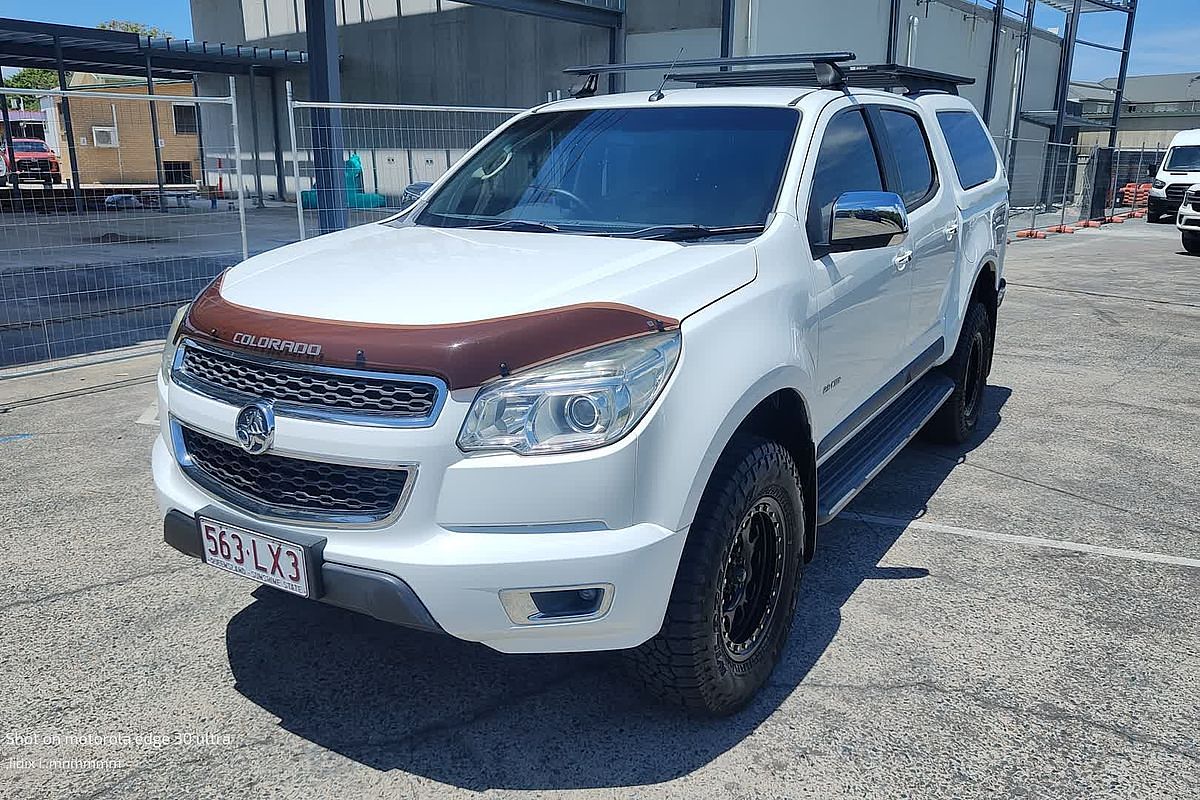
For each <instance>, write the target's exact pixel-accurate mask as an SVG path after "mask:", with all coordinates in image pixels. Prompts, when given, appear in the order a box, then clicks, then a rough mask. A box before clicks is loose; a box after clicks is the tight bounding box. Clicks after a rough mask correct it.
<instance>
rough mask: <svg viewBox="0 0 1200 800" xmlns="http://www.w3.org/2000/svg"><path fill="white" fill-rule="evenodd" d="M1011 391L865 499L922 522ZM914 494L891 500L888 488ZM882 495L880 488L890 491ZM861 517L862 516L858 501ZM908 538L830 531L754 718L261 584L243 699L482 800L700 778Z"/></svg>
mask: <svg viewBox="0 0 1200 800" xmlns="http://www.w3.org/2000/svg"><path fill="white" fill-rule="evenodd" d="M1010 393H1011V392H1010V390H1009V389H1006V388H1001V387H994V386H993V387H988V389H987V392H986V395H985V408H984V410H983V416H982V417H981V419H980V429H979V431H978V433H977V434H976V437H975V438H974V439H973V440H972V441H971V442H969V443H967V444H966V445H964V446H962V447H958V448H943V447H936V446H932V445H927V444H919V445H916V446H913V447H909V448H908V449H907V450H906V451H905V452H904V453H902V454H901V456H900V457H899V458H898V459H897V460H896V461H894V462H893V463H892V465H890V466H889V467H888V468H887V469H886V470H885V471H884V472H883V473H881V475H880V476H879V477H878V478H877V479H876V481H875V482H874V483H873V484H872V486H871V487H868V489H867V490H866V491H865V492H864V493H863V494H862V495H860V497H859V498H858V499H857V500H856V505H857V504H858V503H860V502H861V503H865V504H866V506H867V507H878V506H879V505H880V502H879V501H880V500H881V499H882V498H881V497H879V496H873V495H875V494H876V492H880V491H881V492H885V493H886V494H888V495H893V494H894V495H895V498H894V499H889V500H888V502H889V503H890V505H889V507H888V516H891V517H899V518H903V519H913V518H917V517H919V516H921V515H922V513H923V511H924V507H925V502H926V501H927V500H928V499H929V497H930V496H932V494H933V493H934V492H935V491H936V490H937V488H938V487H939V486H940V485H941V483H942V482H943V481H944V480H945V478H946V476H947V475H949V473H950V471H951V470H952V469H953V468H954V466H955V465H956V464H957V463H958V462H959V461H960V460H961V458H962V456H963V455H964V454H965V453H967V452H969V451H970V450H972V449H974V447H976V446H977V445H978V444H979V443H980V442H982V441H983V440H984V439H985V438H986V437H987V436H988V435H989V434H990V433H991V432H992V431H993V430H994V429H995V427H996V426H997V425H998V424H999V422H1000V409H1001V407H1002V406H1003V405H1004V403H1005V401H1006V400H1007V399H1008V396H1009V394H1010ZM898 484H902V485H903V491H889V489H888V486H889V485H893V486H894V485H898ZM877 487H880V488H879V489H877ZM852 508H853V506H852ZM900 534H901V528H899V527H888V526H881V525H867V524H864V523H861V522H856V521H854V520H851V519H845V518H843V519H839V520H837V521H835V522H833V523H831V524H830V525H828V526H826V527H824V528H822V530H821V543H820V546H819V548H818V552H817V555H816V558H815V559H814V561H813V563H812V564H811V565H810V566H809V567H808V570H807V572H806V574H805V579H804V586H803V588H802V591H801V598H800V601H799V605H798V608H797V611H796V615H797V616H796V625H795V628H794V629H793V633H792V638H791V641H790V644H789V646H788V649H787V652H786V653H785V656H784V659H783V661H782V662H781V664H780V666H779V667H778V668H777V669H776V671H775V673H774V675H773V676H772V679H771V682H770V683H769V684H768V685H767V686H766V687H765V688H764V690H763V691H762V693H761V694H760V695H759V697H758V698H756V700H755V701H754V702H753V703H752V704H751V705H750V706H749V707H748V708H747V709H745V710H744V711H742V712H741V713H739V714H737V715H735V716H733V717H730V718H726V719H719V720H709V719H699V718H696V717H692V716H689V715H687V714H684V713H682V712H680V711H677V710H676V709H674V708H672V707H669V706H664V705H662V704H660V703H658V702H657V701H654V700H653V699H651V698H649V697H648V696H647V695H645V694H643V693H642V692H641V691H640V690H639V689H637V688H635V687H634V686H633V685H632V684H631V683H630V682H629V681H628V680H626V679H625V677H624V676H623V675H622V674H621V672H620V670H619V668H618V664H617V659H616V657H615V656H613V655H611V654H583V655H539V656H506V655H501V654H499V653H495V652H493V651H491V650H489V649H488V648H486V647H483V646H480V645H472V644H468V643H465V642H461V641H458V640H456V639H452V638H450V637H445V636H435V635H432V634H426V633H421V632H417V631H409V630H405V629H402V628H397V627H394V626H391V625H387V624H385V623H382V622H377V621H375V620H372V619H369V618H366V617H363V616H360V615H357V614H353V613H350V612H345V611H341V610H339V609H334V608H330V607H327V606H323V605H320V604H318V603H312V602H308V601H304V600H299V599H296V598H291V597H288V596H286V595H282V594H280V593H278V592H273V591H263V590H258V591H256V592H255V596H256V597H257V600H256V602H253V603H251V604H250V605H249V606H247V607H246V608H245V609H243V610H242V611H241V612H239V613H238V614H237V615H236V616H235V617H234V618H233V619H232V620H230V622H229V625H228V628H227V630H226V645H227V649H228V655H229V662H230V666H231V668H232V670H233V675H234V678H235V679H236V681H237V686H236V688H237V690H238V691H239V692H241V694H243V695H244V696H245V697H246V698H248V699H249V700H250V701H251V702H253V703H255V704H256V705H258V706H260V707H262V708H263V709H264V710H266V711H267V712H269V713H271V714H273V715H275V716H277V717H279V719H280V725H281V726H282V727H283V728H285V729H286V730H288V731H290V732H292V733H294V734H296V735H298V736H301V737H303V738H305V739H307V740H309V741H311V742H313V743H314V744H317V745H319V746H321V747H324V748H327V749H329V750H332V751H334V752H336V753H339V754H341V755H343V756H345V757H346V758H349V759H352V760H354V761H356V762H359V763H361V764H364V765H366V766H369V767H372V768H374V769H378V770H402V771H404V772H407V773H411V774H415V775H420V776H423V777H426V778H430V779H433V780H435V781H439V782H441V783H445V784H450V785H453V786H458V787H462V788H465V789H469V790H473V791H484V790H487V789H528V790H556V789H568V788H597V787H617V786H635V785H642V784H653V783H660V782H663V781H668V780H671V779H673V778H678V777H680V776H682V775H686V774H688V773H690V772H692V771H694V770H696V769H698V768H700V767H702V766H703V765H705V764H707V763H708V762H710V761H712V760H713V759H715V758H716V757H718V756H720V755H721V754H722V753H724V752H725V751H727V750H729V749H730V748H732V747H734V746H735V745H736V744H738V743H739V742H740V741H741V740H742V739H744V738H746V737H747V736H749V735H750V734H751V733H753V732H754V730H755V729H756V728H758V726H759V725H760V724H762V723H763V721H764V720H766V719H767V718H768V717H769V716H770V715H771V714H772V713H773V712H774V711H775V710H776V709H777V708H778V707H779V706H780V705H781V704H782V703H783V702H784V701H785V700H786V699H787V697H788V696H789V695H790V694H791V693H792V692H793V691H795V690H796V689H797V687H798V686H799V685H800V683H801V681H803V679H804V677H805V676H806V675H807V674H808V673H809V671H810V670H811V669H812V667H813V665H814V664H815V663H816V662H817V660H818V659H819V658H820V657H821V655H822V653H824V652H825V650H826V648H827V647H828V646H829V644H830V642H831V641H832V640H833V637H834V635H835V634H836V633H837V631H838V628H839V626H840V624H841V608H842V606H843V605H844V604H845V603H846V601H847V600H848V599H849V598H850V596H851V595H852V594H853V593H854V591H855V590H856V589H857V588H858V587H859V586H860V584H862V583H863V581H868V580H920V579H922V578H924V577H925V576H927V575H928V571H927V570H926V569H924V568H923V567H921V566H920V565H919V564H911V565H902V566H895V565H893V566H880V565H879V562H880V559H881V558H883V556H884V555H885V554H886V553H887V551H888V550H889V548H891V546H892V544H893V543H894V542H895V541H896V539H897V538H898V537H899V536H900Z"/></svg>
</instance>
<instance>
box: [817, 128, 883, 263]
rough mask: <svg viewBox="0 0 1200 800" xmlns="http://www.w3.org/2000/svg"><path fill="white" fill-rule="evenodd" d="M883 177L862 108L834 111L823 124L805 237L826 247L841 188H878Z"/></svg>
mask: <svg viewBox="0 0 1200 800" xmlns="http://www.w3.org/2000/svg"><path fill="white" fill-rule="evenodd" d="M882 190H883V178H882V176H881V173H880V170H879V159H878V157H877V156H876V154H875V146H874V144H872V142H871V134H870V132H869V131H868V130H867V123H866V120H865V119H864V118H863V114H862V111H859V110H857V109H855V110H852V111H844V112H842V113H841V114H838V115H837V116H836V117H834V118H833V119H832V120H830V122H829V125H827V126H826V128H825V135H824V137H823V138H822V139H821V150H820V152H818V153H817V166H816V171H815V172H814V173H813V180H812V194H811V195H809V200H808V222H807V228H808V241H809V244H811V245H812V247H813V249H814V250H820V249H821V248H828V245H829V230H828V227H829V221H830V218H831V216H832V213H833V204H834V202H835V201H836V200H837V199H838V197H839V196H840V195H841V194H843V193H844V192H870V191H875V192H878V191H882Z"/></svg>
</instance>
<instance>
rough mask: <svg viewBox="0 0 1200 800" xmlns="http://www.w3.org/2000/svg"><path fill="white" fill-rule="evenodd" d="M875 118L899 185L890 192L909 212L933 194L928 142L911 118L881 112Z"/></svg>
mask: <svg viewBox="0 0 1200 800" xmlns="http://www.w3.org/2000/svg"><path fill="white" fill-rule="evenodd" d="M879 116H880V119H882V120H883V128H884V131H885V133H886V134H887V146H888V148H889V149H890V150H891V151H892V155H893V161H894V162H895V165H896V173H897V177H898V178H899V179H900V185H899V186H895V187H891V188H892V191H894V192H896V194H898V195H900V197H901V198H903V199H904V208H905V209H906V210H908V211H912V210H913V209H914V208H917V207H918V206H920V205H921V204H923V203H924V202H925V201H926V200H928V199H929V198H931V197H933V195H934V193H935V192H936V191H937V179H936V176H935V173H934V169H933V158H932V157H931V156H930V151H929V140H928V139H926V138H925V130H924V128H922V127H921V121H920V120H919V119H917V117H916V116H915V115H913V114H909V113H907V112H904V111H895V110H893V109H890V108H881V109H880V110H879Z"/></svg>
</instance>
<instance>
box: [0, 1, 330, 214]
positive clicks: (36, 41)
mask: <svg viewBox="0 0 1200 800" xmlns="http://www.w3.org/2000/svg"><path fill="white" fill-rule="evenodd" d="M307 62H308V56H307V54H305V53H304V51H302V50H280V49H275V48H264V47H248V46H245V45H227V44H219V43H216V44H215V43H210V42H193V41H189V40H187V39H172V38H152V37H149V36H141V35H139V34H136V33H128V32H125V31H109V30H99V29H95V28H81V27H76V26H73V25H55V24H49V23H44V22H30V21H28V20H18V19H8V18H0V66H5V67H20V68H24V67H32V68H39V69H48V70H53V71H55V72H57V74H58V85H59V90H60V91H62V92H69V87H68V86H67V77H66V73H67V72H68V71H85V72H97V73H101V74H105V75H129V76H136V77H144V78H145V80H146V91H147V93H148V94H151V95H153V94H154V79H155V78H175V79H184V80H193V78H194V76H195V75H196V73H215V74H221V75H231V76H232V75H245V76H247V77H248V78H249V84H250V86H249V90H250V91H249V97H250V105H251V109H253V108H254V106H255V91H254V79H255V78H256V77H259V76H263V77H267V78H268V79H269V80H270V82H271V84H270V85H271V95H272V100H273V101H274V98H275V97H276V95H277V92H278V89H277V86H276V84H277V81H276V79H275V76H276V75H277V74H278V73H281V72H284V71H287V70H292V69H298V68H302V67H303V66H304V65H305V64H306V63H307ZM2 87H3V82H2V80H0V88H2ZM275 105H276V104H275V103H274V102H272V107H274V106H275ZM0 106H2V117H3V122H4V129H5V137H6V139H7V140H8V141H7V146H8V148H9V152H12V141H11V134H10V133H9V131H10V127H9V117H8V103H7V101H5V102H4V103H0ZM61 107H62V119H63V127H64V129H65V132H66V138H67V149H68V151H69V153H70V160H71V172H72V175H71V184H72V187H73V193H74V196H75V203H76V207H77V208H79V207H80V205H81V201H80V188H79V185H80V181H79V169H78V159H77V157H76V152H75V147H76V144H75V143H76V139H75V135H74V129H73V128H72V125H71V107H70V99H69V97H68V96H67V95H63V97H62V106H61ZM251 120H252V123H253V128H252V136H253V141H254V174H255V183H256V187H257V189H258V197H259V201H260V202H261V199H262V169H261V166H260V164H259V147H258V124H257V116H256V115H254V114H253V113H252V114H251ZM150 121H151V127H152V131H153V137H154V143H155V166H156V169H157V173H158V188H159V193H160V195H161V193H162V191H163V183H164V181H163V165H162V155H161V152H160V151H159V147H158V142H159V131H158V115H157V112H156V111H155V107H154V104H153V103H151V104H150ZM272 127H273V128H274V129H275V133H276V136H275V142H276V146H275V154H274V155H275V169H276V173H277V174H278V175H280V176H282V175H283V172H284V167H283V152H282V150H281V149H280V147H279V145H278V142H279V141H280V137H279V135H278V131H279V120H278V117H277V115H274V114H273V115H272ZM16 191H18V192H19V191H20V189H19V188H17V189H16Z"/></svg>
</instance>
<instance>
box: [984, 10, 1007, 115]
mask: <svg viewBox="0 0 1200 800" xmlns="http://www.w3.org/2000/svg"><path fill="white" fill-rule="evenodd" d="M1003 22H1004V0H996V2H995V7H994V8H992V40H991V43H990V44H989V46H988V65H987V78H986V80H985V81H984V84H983V121H984V122H986V123H988V124H989V125H990V124H991V122H992V93H993V92H994V91H995V89H996V62H997V60H998V57H999V53H1000V32H1001V26H1002V25H1003Z"/></svg>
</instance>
